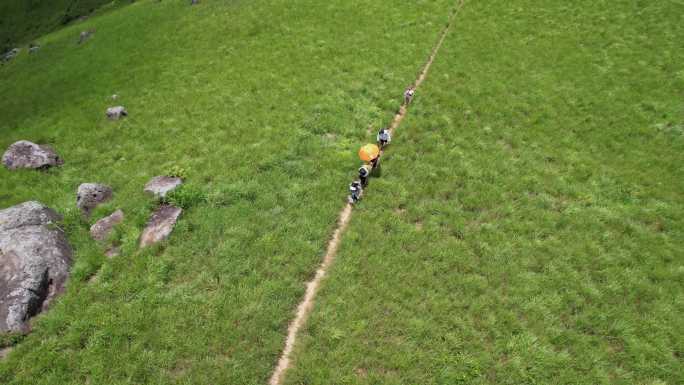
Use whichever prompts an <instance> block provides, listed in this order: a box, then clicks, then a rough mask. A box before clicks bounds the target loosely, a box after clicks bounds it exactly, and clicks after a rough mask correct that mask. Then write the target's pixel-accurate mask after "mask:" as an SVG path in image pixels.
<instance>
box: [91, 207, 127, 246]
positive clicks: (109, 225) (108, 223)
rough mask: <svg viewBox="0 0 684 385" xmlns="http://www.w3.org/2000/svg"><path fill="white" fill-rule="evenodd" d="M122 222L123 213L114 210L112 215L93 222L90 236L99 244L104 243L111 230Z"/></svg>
mask: <svg viewBox="0 0 684 385" xmlns="http://www.w3.org/2000/svg"><path fill="white" fill-rule="evenodd" d="M123 220H124V213H123V211H121V210H116V211H114V213H113V214H112V215H110V216H108V217H104V218H102V219H100V220H99V221H97V222H95V224H94V225H92V226H91V227H90V236H91V237H93V239H94V240H96V241H99V242H103V241H106V240H107V237H109V234H111V232H112V230H113V229H114V226H116V225H118V224H119V223H121V222H123Z"/></svg>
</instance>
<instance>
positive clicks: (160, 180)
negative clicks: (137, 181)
mask: <svg viewBox="0 0 684 385" xmlns="http://www.w3.org/2000/svg"><path fill="white" fill-rule="evenodd" d="M182 184H183V180H182V179H181V178H176V177H172V176H155V177H154V178H152V179H151V180H150V181H149V182H147V184H146V185H145V189H144V191H145V192H146V193H149V194H153V195H154V196H156V197H159V198H164V197H166V194H168V193H169V192H171V191H173V190H175V189H176V188H177V187H178V186H180V185H182Z"/></svg>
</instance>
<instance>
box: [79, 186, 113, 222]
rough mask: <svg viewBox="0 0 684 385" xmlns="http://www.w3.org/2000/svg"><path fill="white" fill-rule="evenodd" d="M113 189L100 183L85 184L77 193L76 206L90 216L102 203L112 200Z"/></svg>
mask: <svg viewBox="0 0 684 385" xmlns="http://www.w3.org/2000/svg"><path fill="white" fill-rule="evenodd" d="M112 195H113V194H112V188H111V187H109V186H105V185H103V184H99V183H83V184H81V185H80V186H78V191H77V192H76V206H78V208H79V209H81V211H82V212H83V214H85V215H86V216H89V215H90V213H91V212H92V211H93V209H94V208H95V207H97V206H98V205H99V204H100V203H103V202H106V201H108V200H110V199H111V198H112Z"/></svg>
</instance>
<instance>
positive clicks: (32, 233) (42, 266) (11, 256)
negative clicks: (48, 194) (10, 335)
mask: <svg viewBox="0 0 684 385" xmlns="http://www.w3.org/2000/svg"><path fill="white" fill-rule="evenodd" d="M60 220H61V217H60V216H59V215H58V214H57V213H56V212H54V211H53V210H51V209H50V208H48V207H46V206H44V205H42V204H40V203H38V202H35V201H31V202H25V203H22V204H19V205H16V206H13V207H10V208H7V209H4V210H0V332H27V331H28V330H29V329H30V326H29V324H28V321H29V319H30V318H31V317H33V316H35V315H36V314H38V313H40V312H41V311H43V310H45V309H47V307H48V305H49V303H50V302H51V301H52V300H53V299H54V298H55V297H56V296H57V295H58V294H60V293H61V292H62V291H63V289H64V285H65V282H66V280H67V278H68V276H69V268H70V266H71V258H72V250H71V246H70V245H69V243H68V241H67V238H66V236H65V235H64V232H62V230H60V229H59V228H57V227H56V226H54V225H53V224H54V223H56V222H58V221H60Z"/></svg>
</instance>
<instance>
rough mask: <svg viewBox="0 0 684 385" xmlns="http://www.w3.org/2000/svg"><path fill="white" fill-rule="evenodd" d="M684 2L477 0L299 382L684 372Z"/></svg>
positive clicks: (355, 225)
mask: <svg viewBox="0 0 684 385" xmlns="http://www.w3.org/2000/svg"><path fill="white" fill-rule="evenodd" d="M682 42H684V5H681V4H679V3H677V2H674V1H662V2H645V3H644V2H633V1H598V2H597V1H577V2H566V1H545V2H538V1H514V2H511V1H486V2H485V1H470V2H467V3H466V5H465V7H464V9H463V12H462V13H461V14H460V15H459V17H458V19H457V22H456V27H455V28H454V29H453V30H452V32H451V34H450V35H449V37H448V38H447V41H446V42H445V46H444V47H443V49H442V51H441V53H440V54H439V56H438V57H437V60H436V62H435V64H434V66H433V68H432V70H431V73H430V75H429V77H428V79H427V82H426V84H425V85H424V88H422V89H420V90H419V91H418V96H417V99H416V102H415V105H413V107H412V110H411V111H410V112H409V116H408V118H407V119H406V120H405V121H404V124H403V125H402V127H400V129H399V131H398V133H397V136H396V138H395V139H394V144H393V145H392V147H391V149H390V150H389V152H388V153H387V158H386V159H385V160H384V163H383V176H382V178H380V179H376V180H373V181H372V184H371V188H370V190H368V191H367V194H366V198H365V200H364V201H363V202H362V204H361V205H360V206H359V207H358V209H357V210H356V211H355V214H354V218H353V219H352V223H351V224H350V227H349V231H348V233H347V235H346V236H345V238H344V241H343V243H342V248H341V250H340V253H339V255H338V259H337V261H336V262H335V265H334V266H333V267H332V270H331V271H330V274H329V278H328V280H327V281H326V282H325V284H324V287H323V288H322V292H321V293H320V296H319V299H318V303H317V305H316V307H315V310H314V314H313V315H312V319H311V320H310V324H309V326H308V328H307V331H306V333H305V335H304V338H303V340H302V341H303V343H302V344H301V345H299V347H298V348H297V349H296V356H295V366H296V368H295V369H294V370H293V372H292V373H290V374H291V375H290V376H289V380H288V383H289V384H449V385H452V384H588V385H589V384H592V385H593V384H625V385H627V384H652V385H655V384H659V385H662V384H672V385H674V384H681V383H684V365H682V355H683V354H684V338H683V337H682V336H683V334H682V330H684V321H683V320H684V302H683V301H684V300H683V298H684V297H682V293H684V260H683V259H682V250H683V249H684V231H682V230H684V199H683V198H684V197H683V195H682V192H684V169H683V168H682V164H684V110H683V107H684V105H683V104H682V100H684V99H683V98H682V97H683V96H684V71H683V67H682V63H683V62H684V49H682V48H684V47H683V46H682Z"/></svg>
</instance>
